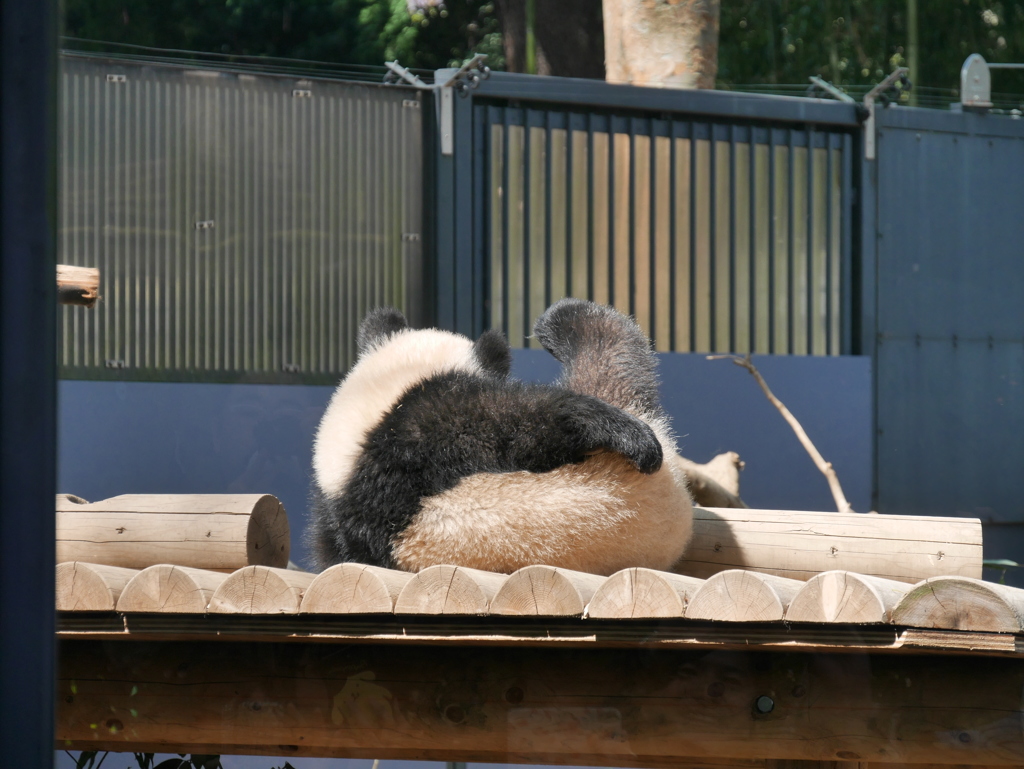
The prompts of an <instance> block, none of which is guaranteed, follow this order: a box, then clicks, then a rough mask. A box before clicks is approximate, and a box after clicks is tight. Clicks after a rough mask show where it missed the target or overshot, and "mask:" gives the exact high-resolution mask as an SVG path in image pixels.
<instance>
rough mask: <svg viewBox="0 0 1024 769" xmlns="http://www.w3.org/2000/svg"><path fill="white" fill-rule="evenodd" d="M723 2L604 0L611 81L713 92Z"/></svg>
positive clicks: (607, 58)
mask: <svg viewBox="0 0 1024 769" xmlns="http://www.w3.org/2000/svg"><path fill="white" fill-rule="evenodd" d="M718 16H719V0H604V41H605V69H606V74H605V78H606V79H607V80H608V82H609V83H631V84H632V85H648V86H661V87H666V88H714V86H715V75H716V73H717V72H718Z"/></svg>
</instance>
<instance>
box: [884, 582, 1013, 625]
mask: <svg viewBox="0 0 1024 769" xmlns="http://www.w3.org/2000/svg"><path fill="white" fill-rule="evenodd" d="M892 619H893V622H895V623H896V624H898V625H910V626H912V627H921V628H944V629H947V630H975V631H989V632H996V633H1019V632H1021V630H1022V629H1024V590H1021V589H1020V588H1015V587H1007V586H1006V585H997V584H995V583H993V582H982V581H981V580H980V579H965V578H954V577H936V578H934V579H928V580H925V581H924V582H922V583H921V584H919V585H915V586H914V587H913V589H911V590H910V592H909V593H907V595H906V597H905V598H904V599H903V600H902V601H901V602H900V603H899V605H898V606H897V607H896V608H895V609H894V611H893V618H892Z"/></svg>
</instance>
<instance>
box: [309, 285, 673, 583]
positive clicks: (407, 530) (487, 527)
mask: <svg viewBox="0 0 1024 769" xmlns="http://www.w3.org/2000/svg"><path fill="white" fill-rule="evenodd" d="M580 304H582V303H580ZM601 310H602V311H605V312H606V313H607V312H613V311H609V310H608V308H601ZM615 315H616V317H617V318H620V319H621V316H617V314H615ZM402 321H403V322H404V319H402ZM624 322H625V321H624ZM367 323H368V324H369V323H370V319H368V322H367ZM629 323H632V322H631V321H629ZM389 324H392V325H391V326H390V327H388V328H385V329H383V330H377V331H376V332H375V331H374V329H372V328H371V329H370V330H369V331H366V332H365V333H364V332H363V331H361V335H362V336H363V340H362V342H363V343H362V344H361V348H363V349H362V352H361V355H360V357H359V360H358V362H357V364H356V365H355V366H354V367H353V368H352V370H351V371H350V373H349V374H348V376H347V377H346V378H345V380H344V381H343V382H342V384H341V385H340V386H339V388H338V390H337V391H336V392H335V394H334V396H333V398H332V400H331V402H330V404H329V406H328V408H327V411H326V413H325V414H324V417H323V420H322V422H321V424H320V428H319V430H318V433H317V437H316V442H315V447H314V472H315V479H316V484H317V487H318V489H317V494H316V502H317V508H316V510H315V518H314V525H313V537H314V543H313V544H314V547H315V548H317V549H318V551H319V555H318V560H319V563H318V566H319V567H321V568H323V567H326V566H328V565H330V562H333V561H335V560H337V559H339V558H341V559H357V560H364V561H366V562H377V563H378V565H385V566H391V567H397V568H401V569H405V570H409V571H419V570H421V569H423V568H426V567H428V566H432V565H435V564H457V565H461V566H468V567H473V568H477V569H483V570H488V571H496V572H505V573H509V572H512V571H514V570H516V569H518V568H521V567H523V566H526V565H530V564H548V565H553V566H560V567H564V568H568V569H573V570H577V571H585V572H591V573H595V574H611V573H613V572H615V571H618V570H619V569H622V568H626V567H630V566H643V567H648V568H652V569H660V570H668V569H671V568H672V567H673V566H674V565H675V564H676V563H677V561H678V560H679V559H680V557H681V556H682V554H683V550H684V549H685V547H686V545H687V543H688V541H689V538H690V534H691V525H692V503H691V501H690V496H689V493H688V492H687V489H686V479H685V476H684V475H683V474H682V471H681V470H680V469H679V466H678V464H677V462H675V461H674V456H675V454H676V447H675V442H674V440H673V438H672V435H671V432H670V429H669V426H668V423H667V419H666V418H665V417H664V416H663V414H661V413H652V412H655V411H658V412H660V407H657V408H652V407H651V406H650V404H649V403H645V402H643V398H642V397H638V398H637V399H635V400H629V399H628V398H626V399H627V400H629V402H623V403H617V404H612V406H614V407H615V408H613V409H610V411H615V412H617V413H618V414H619V417H615V416H614V414H613V415H612V418H614V419H619V418H621V419H630V417H628V416H626V415H625V414H623V413H622V412H627V413H628V414H632V416H633V417H635V418H636V419H639V420H640V421H641V422H642V423H644V424H646V425H647V426H648V427H649V428H650V430H651V431H652V432H653V436H654V438H655V439H656V442H657V444H660V454H661V457H662V458H663V461H662V462H661V463H660V466H659V467H658V468H657V469H656V470H655V471H654V472H642V471H641V470H640V469H638V466H637V465H636V464H635V459H634V460H633V461H631V459H629V458H627V457H626V456H625V455H624V454H623V453H622V451H625V449H623V450H622V451H615V450H610V449H609V448H607V447H597V448H595V449H591V450H589V451H587V452H586V453H585V454H584V455H581V456H580V457H578V458H577V459H576V460H575V461H569V462H562V463H558V464H557V466H555V465H554V463H553V465H552V469H547V470H545V471H543V472H536V471H532V470H530V469H518V468H515V469H510V470H504V471H499V472H495V471H484V472H476V471H473V467H474V466H475V465H474V462H475V460H474V459H473V454H474V451H475V450H476V449H479V451H476V452H475V453H479V454H480V455H481V456H484V455H487V452H489V451H491V450H492V449H493V445H494V444H495V443H501V441H502V440H504V438H506V437H507V436H503V435H501V434H496V433H495V430H498V431H501V430H509V431H511V432H512V433H513V438H516V437H518V436H516V435H515V433H516V431H517V430H519V429H520V428H521V427H522V429H523V430H526V429H527V428H528V427H532V426H533V425H534V424H537V425H540V426H539V427H536V428H533V429H535V430H536V431H537V432H538V433H539V435H538V436H536V438H534V437H532V436H527V437H528V438H531V439H535V440H536V441H537V443H536V445H537V446H538V447H539V448H538V449H537V452H538V453H543V452H544V450H545V449H544V447H545V446H546V445H547V442H549V439H550V437H552V436H554V437H557V436H555V435H554V434H553V433H551V432H550V429H551V428H550V427H549V426H548V424H547V422H545V421H543V419H542V417H543V416H544V414H543V408H542V409H541V414H540V418H538V419H540V421H537V419H534V417H536V415H532V413H531V414H525V413H524V415H523V417H522V423H521V424H520V421H519V419H518V418H517V414H516V413H515V408H510V407H509V406H508V405H507V404H506V403H505V401H504V400H503V399H504V398H505V397H506V394H507V393H506V390H511V391H512V393H513V395H514V397H513V398H512V401H511V402H512V403H526V404H529V403H531V400H530V399H531V398H533V397H535V395H536V397H537V398H540V397H544V398H548V397H554V398H558V399H561V398H563V396H571V397H579V398H580V399H581V402H582V403H583V405H585V406H589V405H591V402H592V401H593V400H594V399H593V398H592V397H591V396H592V395H594V394H591V393H582V394H581V395H579V396H577V395H576V394H575V393H573V392H567V391H566V389H565V388H564V387H563V388H562V390H561V391H558V390H557V388H552V387H546V388H544V387H542V386H529V385H522V384H519V383H506V382H505V378H504V376H503V374H504V373H507V369H506V371H505V372H502V371H501V370H500V369H501V367H502V364H497V367H496V368H497V369H499V370H497V371H496V370H495V366H494V365H491V363H490V362H489V361H487V357H488V353H487V351H486V350H484V352H481V345H480V343H477V344H474V343H473V342H472V341H471V340H469V339H467V338H465V337H463V336H460V335H457V334H452V333H448V332H444V331H438V330H434V329H428V330H410V329H408V328H401V327H398V326H399V325H400V324H399V323H398V322H396V321H395V322H393V321H391V320H389V321H387V322H386V323H384V325H385V326H388V325H389ZM634 325H635V324H634ZM482 341H484V340H481V342H482ZM493 341H494V340H493V338H492V339H490V340H489V342H493ZM502 341H503V340H502ZM504 344H505V346H506V348H507V343H504ZM588 352H595V351H593V350H591V351H588ZM604 352H605V351H604V350H596V354H603V353H604ZM505 354H507V351H506V353H505ZM609 354H610V353H609ZM637 355H640V356H644V355H646V356H648V357H649V355H650V354H649V351H647V350H643V351H639V352H637ZM627 357H628V356H627ZM580 359H581V360H582V363H580V364H579V365H588V363H587V356H586V355H583V356H580ZM504 365H505V366H506V367H507V362H506V363H505V364H504ZM615 365H619V366H620V368H621V367H623V366H625V368H622V370H623V371H624V372H625V374H624V376H626V377H628V376H630V375H631V374H630V373H629V365H630V361H629V360H625V361H624V363H621V364H620V363H616V364H615ZM569 368H570V366H568V365H567V370H568V369H569ZM613 372H614V373H618V370H616V369H613ZM577 373H580V372H577ZM588 373H589V372H583V374H584V375H582V376H577V377H576V380H575V381H583V382H586V381H587V379H588V377H587V376H586V374H588ZM598 373H600V375H601V376H600V377H598ZM605 373H606V372H595V373H594V378H595V379H597V378H605V379H606V378H607V377H606V376H605ZM569 381H570V382H571V381H574V380H573V378H572V377H569ZM467 383H468V385H467ZM481 383H483V384H482V385H481V386H482V387H483V388H484V389H483V390H482V391H481V392H482V393H483V394H479V393H478V392H477V390H476V389H473V388H474V387H475V386H476V385H480V384H481ZM627 384H628V382H627ZM644 384H645V385H647V384H649V383H648V382H645V383H644ZM460 387H468V388H469V389H465V390H460V389H459V388H460ZM431 388H433V389H431ZM625 390H626V391H627V392H628V391H629V388H628V386H627V387H625ZM421 392H422V393H427V394H428V395H431V397H437V398H441V399H442V400H440V401H436V402H440V403H443V404H444V408H445V409H451V410H452V411H451V414H453V415H454V414H459V412H461V411H462V409H463V406H462V404H465V409H467V410H468V409H471V408H472V409H477V412H476V413H479V415H480V420H482V421H487V423H488V427H487V428H486V429H483V428H482V433H481V435H480V436H472V437H469V438H467V439H466V440H468V441H470V448H469V451H468V452H467V454H468V455H469V458H468V459H466V458H465V457H463V458H462V459H461V460H460V461H462V462H463V465H462V467H464V468H469V469H463V470H461V471H458V470H456V471H453V472H454V473H455V475H454V476H452V477H450V478H449V480H448V482H446V483H445V484H443V485H444V486H445V487H444V488H441V489H439V490H438V491H436V493H430V494H426V495H423V496H418V497H415V498H414V499H413V500H411V501H410V500H407V502H406V505H410V506H411V508H412V509H410V510H408V511H406V512H405V513H404V514H397V513H394V512H393V511H392V513H391V514H390V517H387V520H386V521H381V522H378V521H377V519H376V518H375V514H374V511H373V510H371V509H369V508H372V506H373V504H372V503H373V502H374V501H375V500H376V497H375V496H374V493H375V492H374V491H373V489H378V488H379V489H382V491H381V496H387V495H388V494H390V493H399V492H400V491H401V488H402V486H403V480H402V478H401V477H400V476H401V473H402V472H405V471H406V470H407V468H406V467H405V466H404V464H403V462H401V461H399V459H396V460H395V461H394V462H392V461H390V460H389V462H388V466H387V467H386V468H383V469H382V468H380V467H378V466H377V465H379V464H380V460H373V459H368V456H369V455H370V453H371V448H372V447H374V446H379V445H387V446H388V448H387V451H395V452H397V453H395V454H394V456H395V457H396V458H400V457H403V456H412V455H410V454H409V452H410V451H412V452H413V454H415V452H416V451H418V449H417V444H416V443H415V442H412V443H410V440H411V439H409V438H408V436H406V437H405V438H402V439H400V438H399V437H397V436H396V437H395V438H394V441H393V443H394V445H395V446H397V447H398V448H394V447H392V446H391V444H390V443H389V441H391V440H392V436H391V435H390V433H395V432H396V430H395V427H396V426H397V427H401V428H402V430H403V431H404V430H405V428H406V427H408V425H407V420H406V421H404V420H403V415H402V409H403V408H408V409H409V411H408V413H409V414H410V415H411V414H413V413H414V412H413V409H414V408H416V403H415V399H416V397H417V396H418V395H419V394H420V393H421ZM459 393H462V394H461V396H460V395H459ZM466 393H469V394H468V395H466ZM424 397H426V396H424ZM459 397H461V398H462V400H461V402H460V401H459ZM616 397H618V396H616ZM623 397H625V396H623ZM491 398H493V403H492V402H491V400H489V399H491ZM523 398H525V399H526V400H516V399H523ZM558 402H559V403H561V400H559V401H558ZM601 405H602V406H603V407H604V408H607V405H606V404H603V403H602V404H601ZM568 408H569V416H570V417H571V416H572V409H573V408H574V406H573V405H572V403H571V402H570V405H569V406H568ZM417 413H421V414H422V413H423V411H422V408H421V411H420V412H417ZM460 415H461V414H460ZM442 416H443V415H442ZM420 418H421V417H413V416H410V418H409V419H410V420H411V421H413V422H414V423H415V422H416V420H417V419H420ZM531 419H532V420H533V421H531ZM447 421H448V420H444V419H442V421H441V422H440V424H441V425H442V426H443V425H444V424H446V423H447ZM564 423H565V422H564V420H563V421H562V422H558V424H564ZM569 424H575V422H572V421H571V420H570V422H569ZM389 426H390V427H389ZM627 426H628V425H627ZM413 428H414V429H413V430H412V433H411V434H412V435H413V436H415V437H416V439H417V440H418V439H422V442H423V447H422V448H423V450H424V451H426V452H433V453H436V454H437V455H438V456H437V457H433V458H430V461H431V462H433V463H434V464H435V465H437V464H440V466H442V467H443V466H444V462H445V459H446V456H447V455H446V452H449V451H451V446H450V445H444V443H443V441H442V442H441V444H435V443H433V440H434V438H433V434H421V433H426V432H427V431H426V430H425V429H424V430H423V431H420V430H419V427H418V425H416V424H413ZM544 431H547V432H546V433H545V432H544ZM615 433H616V430H615V429H614V427H613V428H612V429H611V431H610V434H611V435H612V439H613V440H614V438H615ZM648 434H650V433H648ZM461 438H462V433H459V432H457V431H456V432H455V433H453V437H449V439H448V440H449V444H450V443H451V442H453V441H455V442H457V441H459V440H461ZM403 441H404V442H403ZM473 441H478V444H474V443H473ZM624 445H627V446H631V445H632V444H629V443H626V444H624ZM409 446H412V449H410V448H409ZM402 451H404V452H405V454H402V453H401V452H402ZM455 453H457V452H454V453H453V454H452V456H453V457H454V456H455ZM388 456H391V455H390V454H388ZM412 460H414V461H419V457H418V454H416V455H415V456H412ZM453 461H454V460H453ZM481 461H483V460H481ZM467 462H468V464H467ZM485 464H486V463H485ZM417 466H418V465H417ZM431 466H433V465H431ZM393 475H394V476H396V477H397V480H394V482H392V478H391V476H393ZM360 484H362V486H360ZM362 487H365V489H363V488H362ZM396 489H397V491H396ZM360 500H361V501H360ZM350 518H351V519H352V520H351V521H350V520H349V519H350ZM356 518H358V520H355V519H356ZM379 537H383V538H384V539H385V540H386V541H384V542H381V543H379V545H378V546H376V548H374V547H371V545H373V541H374V538H379ZM359 538H363V539H366V540H367V542H370V545H366V546H365V547H364V546H362V545H359V546H357V545H354V544H351V543H352V542H353V541H355V540H357V539H359ZM339 542H340V543H341V544H338V543H339ZM371 551H372V553H374V555H367V554H368V553H371Z"/></svg>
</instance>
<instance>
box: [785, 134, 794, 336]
mask: <svg viewBox="0 0 1024 769" xmlns="http://www.w3.org/2000/svg"><path fill="white" fill-rule="evenodd" d="M794 131H795V129H793V128H790V129H789V130H788V131H787V132H786V133H787V134H788V135H789V153H788V157H787V158H786V209H787V214H788V217H787V220H786V233H787V237H786V263H787V267H786V320H787V323H786V352H787V353H788V354H789V355H792V354H793V349H794V348H793V340H794V337H795V331H796V328H795V324H796V296H795V294H796V291H795V281H794V280H793V272H794V269H793V268H794V266H795V264H796V255H795V254H794V253H793V241H794V240H795V238H794V237H793V236H794V233H795V232H796V221H795V216H796V211H795V210H794V209H795V208H796V206H794V205H793V202H794V201H793V174H794V168H793V165H794V162H793V155H794V152H793V149H794V144H793V134H794Z"/></svg>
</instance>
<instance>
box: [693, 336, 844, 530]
mask: <svg viewBox="0 0 1024 769" xmlns="http://www.w3.org/2000/svg"><path fill="white" fill-rule="evenodd" d="M707 359H708V360H731V361H732V362H733V363H735V364H736V365H737V366H742V367H743V368H745V369H746V370H747V371H749V372H750V373H751V375H752V376H753V377H754V379H756V380H757V383H758V384H759V385H760V386H761V389H762V390H763V391H764V394H765V397H767V398H768V400H769V401H771V403H772V405H773V406H775V408H777V409H778V410H779V413H780V414H782V418H783V419H785V420H786V421H787V422H788V423H789V426H790V427H792V428H793V432H794V433H796V437H797V440H799V441H800V444H801V445H802V446H803V447H804V448H805V449H806V450H807V453H808V454H810V455H811V460H812V461H813V462H814V464H815V465H816V466H817V468H818V469H819V470H820V471H821V472H822V473H823V474H824V476H825V478H826V480H828V487H829V489H830V490H831V492H832V497H833V499H835V501H836V507H837V508H838V510H839V512H840V513H852V512H855V511H854V509H853V508H852V507H851V506H850V503H849V502H847V501H846V495H845V494H843V487H842V486H840V485H839V476H838V475H837V474H836V471H835V468H834V467H832V463H831V462H826V461H825V458H824V457H823V456H821V453H820V452H819V451H818V449H817V448H816V447H815V445H814V443H813V442H812V441H811V439H810V438H809V437H807V433H806V432H804V428H803V426H802V425H801V424H800V422H798V421H797V418H796V417H795V416H793V414H792V413H790V410H789V409H787V408H786V405H785V404H784V403H783V402H782V401H780V400H779V399H778V398H776V397H775V393H773V392H772V391H771V388H769V387H768V383H767V382H765V381H764V377H762V376H761V372H760V371H758V370H757V367H756V366H755V365H754V364H753V363H752V362H751V360H750V354H749V353H748V354H747V355H708V356H707Z"/></svg>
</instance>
